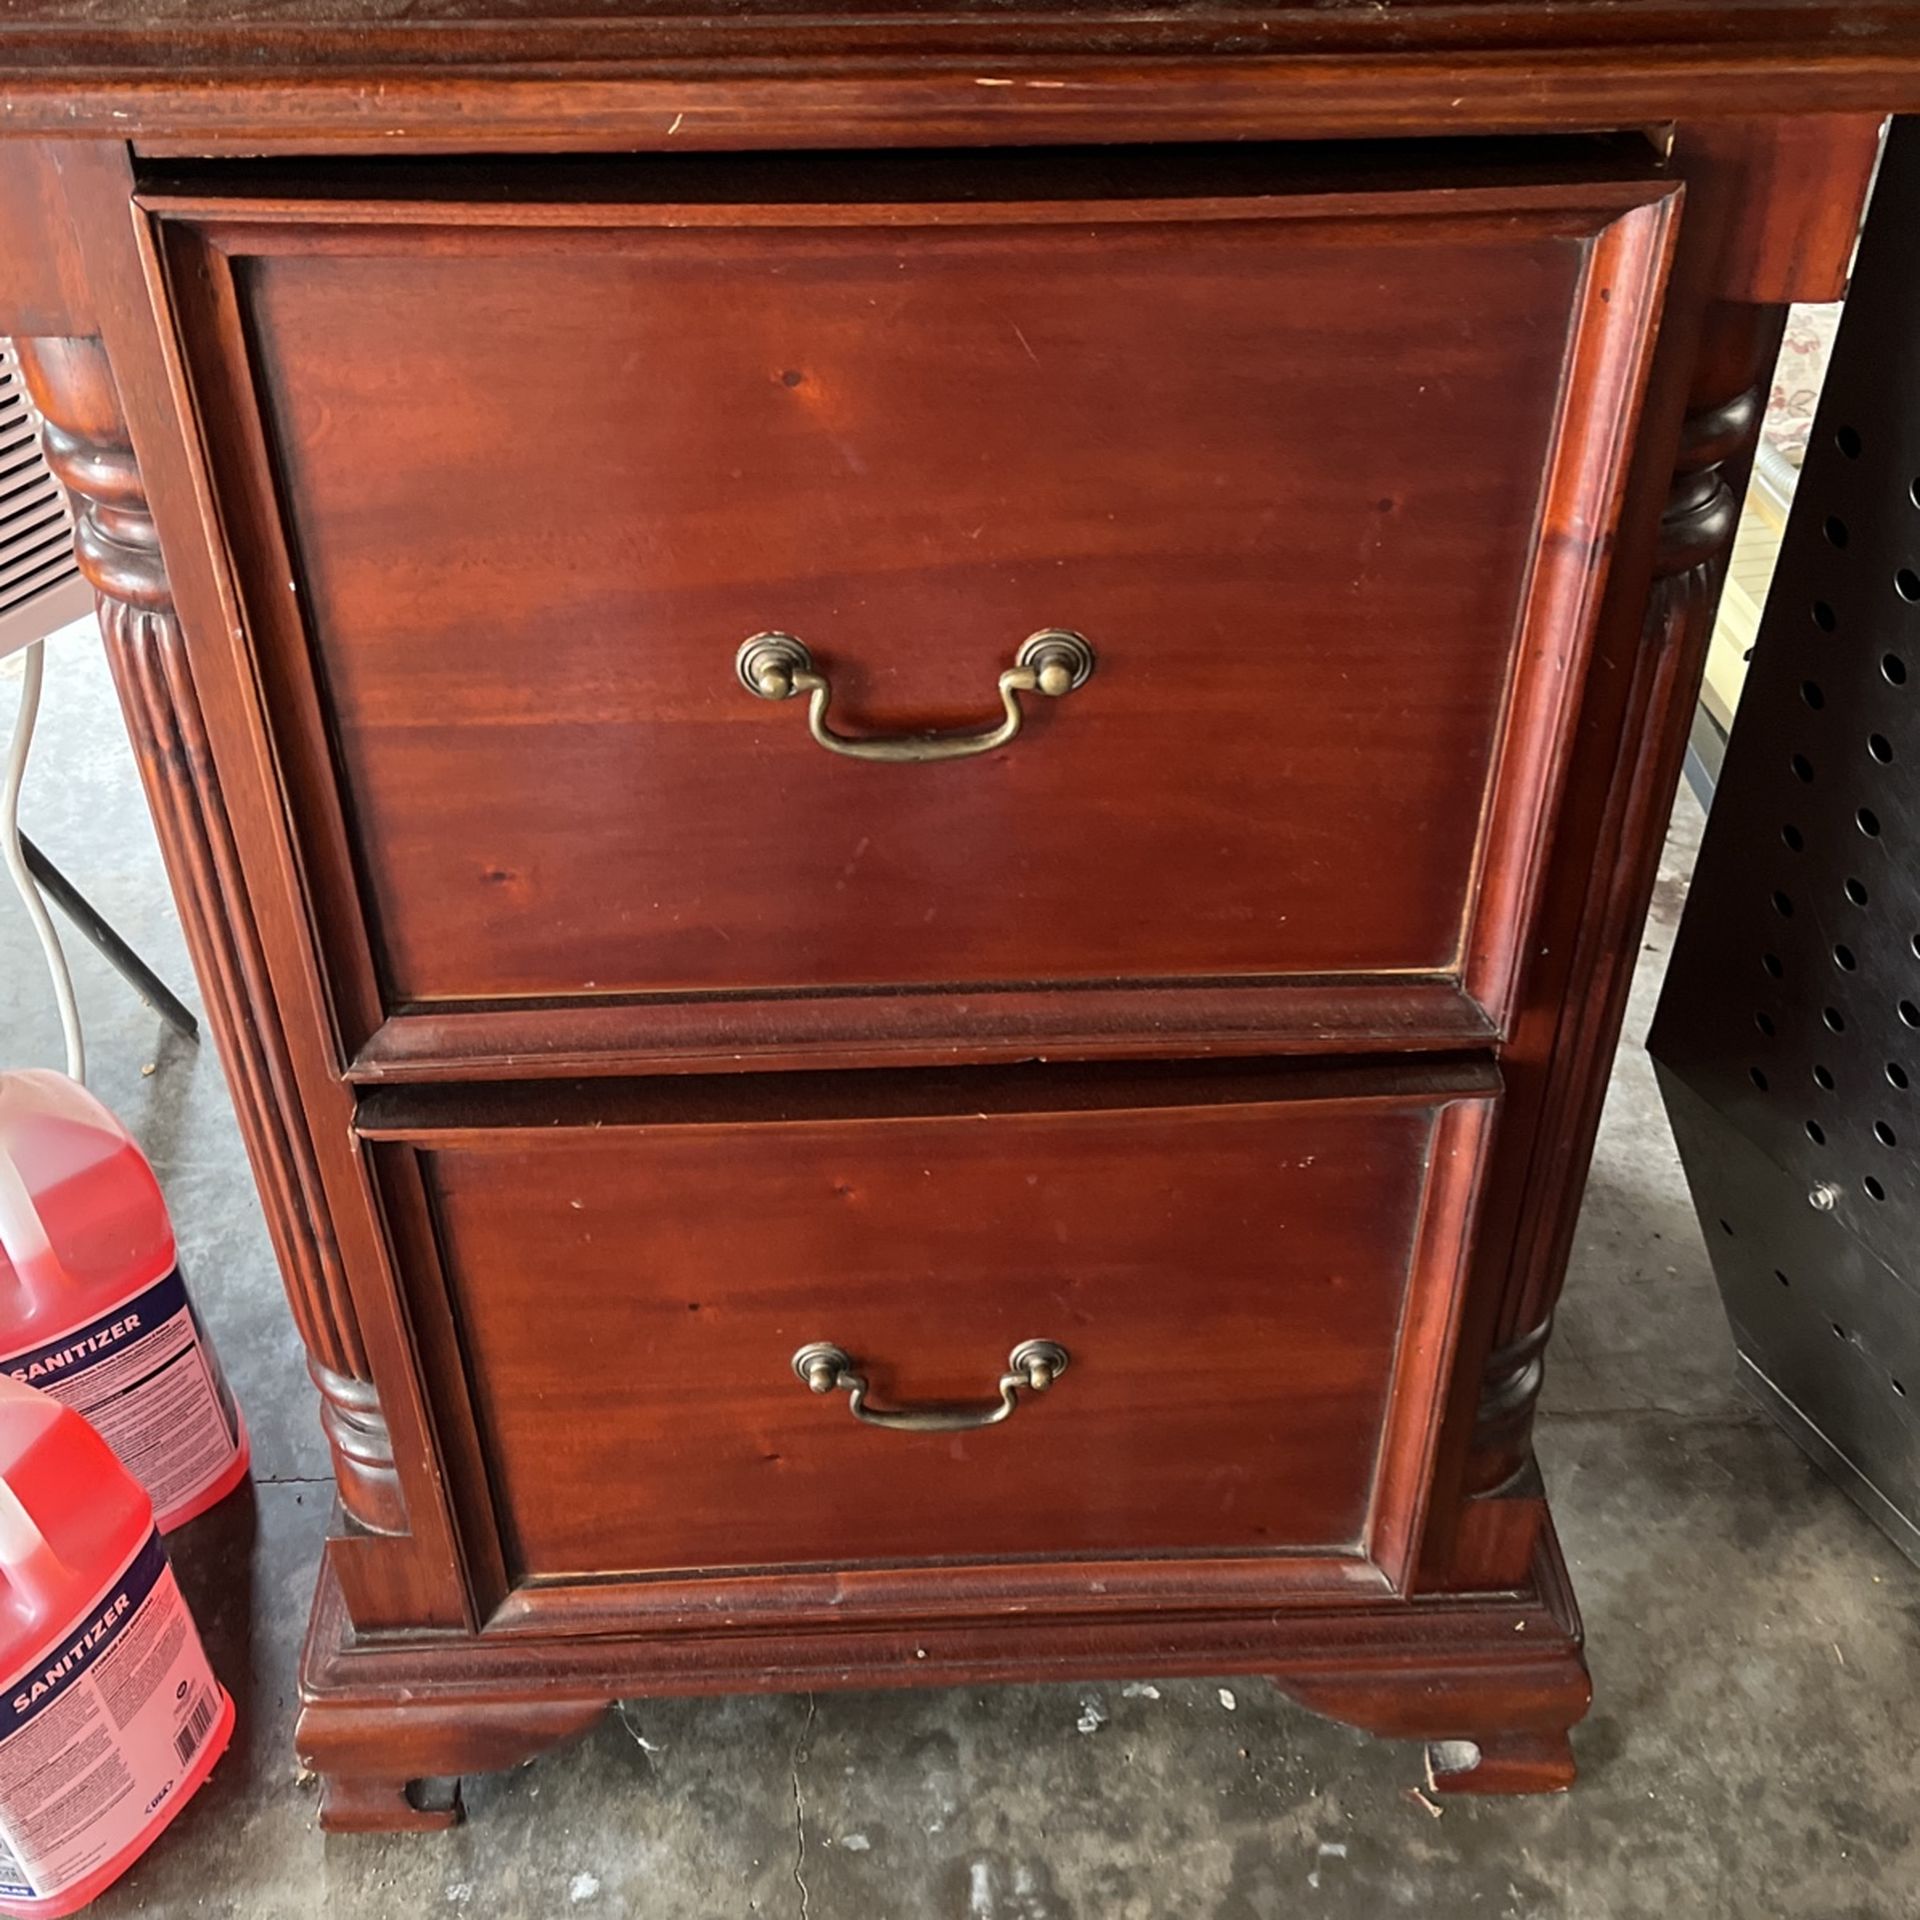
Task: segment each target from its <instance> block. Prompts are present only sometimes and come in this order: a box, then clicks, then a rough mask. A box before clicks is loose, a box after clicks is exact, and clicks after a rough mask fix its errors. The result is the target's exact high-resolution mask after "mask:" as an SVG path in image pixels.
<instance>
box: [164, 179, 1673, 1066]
mask: <svg viewBox="0 0 1920 1920" xmlns="http://www.w3.org/2000/svg"><path fill="white" fill-rule="evenodd" d="M979 164H981V163H974V166H975V167H977V166H978V165H979ZM878 165H879V163H873V167H875V168H877V166H878ZM952 166H953V168H954V170H955V173H956V177H957V178H958V179H959V180H960V181H962V182H963V183H967V184H969V185H970V186H972V187H974V188H975V189H977V195H978V197H975V198H972V199H968V200H966V201H960V200H958V199H955V200H951V201H927V200H915V199H911V198H908V197H905V190H904V189H903V188H902V187H901V186H900V185H899V183H897V182H888V181H885V180H883V179H882V178H881V177H880V176H879V175H878V174H877V172H874V171H872V170H871V169H869V168H863V167H854V168H851V169H846V168H839V167H830V168H828V169H827V170H826V172H825V173H823V174H818V175H816V174H812V173H809V171H808V168H807V165H806V163H804V162H797V163H795V164H794V165H793V166H792V167H790V168H787V169H784V170H783V171H782V173H781V174H780V176H779V178H780V179H781V180H782V181H783V182H784V189H783V191H784V197H783V198H782V199H781V200H779V201H775V200H772V199H770V198H767V197H764V194H765V184H766V183H765V179H764V177H763V176H761V175H754V176H751V177H752V178H753V180H754V181H755V182H756V185H755V188H754V191H755V192H756V193H760V194H761V195H762V196H763V197H759V198H755V197H752V195H751V194H749V193H748V192H747V191H746V189H745V188H744V187H743V186H742V185H741V184H740V180H741V176H739V175H737V174H736V173H735V172H734V171H733V170H732V169H731V168H729V167H728V166H726V165H725V164H724V163H715V165H714V166H713V167H712V168H711V169H706V168H702V167H699V166H696V167H692V168H690V169H688V170H686V171H683V172H681V173H677V174H674V175H671V176H664V178H665V179H666V180H667V182H668V184H669V185H670V186H671V194H670V195H669V194H668V192H667V188H666V186H660V185H657V184H656V187H655V192H656V194H658V195H659V196H660V197H640V196H641V195H643V194H644V193H645V192H646V190H647V187H648V184H649V182H650V181H655V179H656V176H654V175H651V174H649V173H648V172H647V171H645V170H640V169H637V170H635V171H634V172H633V173H632V175H631V180H632V182H633V189H634V195H635V197H632V198H629V199H625V200H620V201H615V200H612V199H597V200H595V201H593V202H592V203H591V204H578V203H568V202H562V201H557V200H532V199H530V200H527V201H524V202H521V203H517V204H506V205H502V204H486V205H480V204H464V203H459V202H454V201H444V200H434V201H423V200H419V199H407V198H396V199H392V200H387V201H369V200H359V201H346V200H333V199H326V198H321V199H283V200H277V201H264V200H262V201H254V202H242V201H194V200H188V199H184V198H180V197H176V198H174V199H171V200H159V201H155V202H152V203H151V204H153V205H154V207H155V209H156V211H157V212H158V213H159V215H160V217H161V230H162V236H163V242H164V253H165V258H166V260H167V261H168V263H169V268H170V282H171V288H172V297H173V299H174V303H175V308H176V316H177V321H178V325H179V328H180V331H181V335H182V338H183V341H184V345H185V348H186V352H187V357H188V361H189V367H190V375H191V379H192V381H193V383H194V386H195V388H196V391H197V394H198V398H199V403H200V413H201V421H202V428H203V432H204V433H205V435H206V439H207V442H208V446H209V452H210V457H211V464H212V473H213V481H214V487H215V491H216V494H217V496H218V499H219V503H220V508H221V512H222V514H223V517H224V519H225V521H226V523H227V527H228V532H229V538H230V544H231V547H232V550H233V553H234V556H235V561H236V565H237V567H238V569H239V574H240V579H241V587H242V592H243V598H244V602H245V607H246V612H247V616H248V623H249V627H250V632H251V636H252V641H253V644H254V646H255V647H256V649H257V652H258V655H259V657H260V666H261V674H262V682H263V685H264V687H265V690H266V696H267V699H268V703H269V707H270V710H271V719H272V723H273V725H274V728H275V731H276V734H277V737H278V750H279V753H280V756H281V764H282V768H283V773H284V777H285V781H286V788H287V793H288V796H289V804H290V811H291V815H292V818H293V822H294V828H295V831H296V834H297V836H298V838H299V840H300V843H301V849H302V856H303V868H304V871H305V873H306V876H307V880H308V884H309V885H310V887H311V888H312V890H313V892H314V894H315V896H316V898H315V912H314V918H315V922H316V924H317V925H319V926H320V927H321V928H322V929H323V939H324V941H325V942H326V945H327V948H328V959H329V964H330V971H331V974H332V978H333V983H334V991H335V994H336V997H337V1001H338V1006H339V1018H340V1024H341V1028H342V1032H343V1035H344V1038H345V1044H346V1047H347V1050H348V1053H349V1055H350V1056H353V1057H355V1058H357V1061H358V1064H359V1068H360V1070H362V1071H365V1072H369V1073H371V1072H391V1071H396V1070H406V1069H407V1068H409V1067H412V1068H414V1069H416V1070H420V1071H429V1070H440V1069H443V1068H444V1067H446V1066H447V1065H448V1064H450V1063H452V1064H460V1063H465V1064H467V1065H468V1066H470V1067H486V1068H495V1069H497V1068H498V1067H499V1066H500V1065H501V1063H502V1062H503V1061H504V1060H508V1059H510V1058H515V1057H518V1056H524V1055H526V1054H528V1053H536V1054H538V1055H539V1056H540V1058H541V1060H542V1061H543V1063H546V1064H550V1065H555V1066H568V1065H572V1064H576V1063H578V1062H581V1061H587V1060H591V1059H594V1058H595V1057H596V1056H597V1057H598V1058H600V1059H602V1060H603V1061H606V1062H609V1063H617V1062H620V1061H627V1062H632V1061H634V1060H642V1061H644V1060H645V1059H647V1058H650V1057H651V1058H654V1059H671V1060H675V1061H679V1062H697V1061H701V1060H707V1059H712V1058H716V1057H723V1056H737V1055H744V1054H750V1053H752V1052H754V1051H755V1050H756V1049H758V1050H762V1051H763V1052H764V1053H765V1054H766V1055H767V1056H768V1057H774V1056H794V1055H801V1054H807V1053H810V1052H815V1051H818V1050H820V1049H834V1048H854V1049H861V1050H885V1049H889V1048H912V1047H915V1046H921V1047H928V1048H939V1049H942V1050H945V1049H946V1048H948V1047H949V1046H958V1047H961V1048H969V1047H971V1048H974V1049H978V1050H982V1051H991V1050H992V1049H993V1048H995V1047H996V1046H1019V1047H1022V1048H1027V1049H1030V1048H1031V1047H1033V1046H1034V1045H1036V1044H1042V1043H1044V1044H1046V1045H1049V1046H1051V1047H1058V1048H1073V1047H1076V1046H1077V1047H1081V1048H1084V1049H1086V1050H1097V1049H1100V1048H1116V1047H1118V1048H1125V1047H1130V1046H1148V1045H1151V1046H1167V1045H1175V1046H1180V1045H1193V1044H1201V1043H1204V1042H1205V1041H1207V1040H1209V1039H1214V1040H1224V1041H1226V1042H1228V1043H1238V1044H1255V1045H1274V1046H1285V1045H1288V1044H1296V1045H1305V1044H1326V1043H1328V1042H1329V1041H1331V1042H1335V1043H1338V1044H1342V1045H1350V1046H1351V1045H1366V1044H1368V1043H1369V1041H1370V1040H1372V1039H1373V1038H1375V1037H1385V1036H1392V1038H1393V1039H1394V1040H1395V1041H1396V1042H1397V1043H1398V1042H1404V1041H1405V1040H1406V1038H1407V1037H1408V1036H1409V1035H1414V1036H1418V1035H1421V1034H1426V1035H1430V1036H1432V1037H1435V1038H1440V1039H1447V1038H1454V1039H1484V1038H1485V1037H1486V1036H1487V1035H1488V1034H1489V1033H1490V1032H1492V1031H1494V1030H1495V1029H1496V1028H1497V1027H1498V1025H1499V1023H1500V1021H1501V1020H1502V1018H1503V1017H1504V1011H1505V1003H1506V998H1507V995H1508V991H1509V988H1510V986H1511V983H1512V979H1513V973H1514V962H1515V957H1516V954H1517V952H1518V950H1519V948H1520V947H1521V945H1522V944H1523V942H1522V940H1521V937H1520V936H1521V933H1522V930H1523V927H1524V922H1525V916H1526V912H1527V908H1528V904H1529V899H1530V891H1531V889H1530V864H1531V860H1532V854H1533V849H1534V848H1535V847H1536V846H1537V845H1538V844H1539V842H1540V838H1541V830H1542V827H1543V824H1544V818H1545V815H1546V812H1547V810H1548V808H1549V807H1550V804H1551V801H1552V797H1553V789H1554V776H1555V770H1556V767H1557V764H1558V760H1559V745H1560V740H1561V736H1562V733H1563V730H1564V727H1565V725H1566V722H1567V718H1568V714H1569V712H1570V709H1571V705H1572V694H1573V691H1574V690H1575V688H1576V687H1577V684H1578V677H1579V668H1580V665H1581V662H1582V659H1583V654H1584V647H1585V643H1586V638H1587V631H1588V627H1589V624H1590V621H1591V616H1592V612H1593V606H1594V601H1595V597H1596V595H1595V587H1596V583H1597V581H1598V578H1599V575H1600V571H1601V564H1602V555H1603V554H1604V551H1605V549H1606V546H1607V544H1608V536H1609V532H1610V528H1611V522H1612V516H1613V512H1614V506H1615V496H1616V492H1617V481H1618V477H1619V471H1620V467H1621V452H1622V448H1623V445H1624V443H1625V440H1626V430H1627V428H1628V426H1629V424H1630V419H1631V416H1632V413H1633V410H1634V405H1635V400H1636V396H1637V391H1638V374H1639V369H1640V366H1641V362H1642V357H1643V350H1644V345H1645V341H1646V338H1647V336H1648V334H1649V333H1650V330H1651V327H1652V322H1653V316H1654V312H1655V309H1656V306H1657V300H1658V293H1659V288H1660V282H1661V275H1662V271H1663V265H1664V259H1665V235H1666V229H1667V223H1668V214H1669V212H1670V205H1671V202H1670V198H1669V195H1670V189H1669V188H1668V187H1666V186H1665V185H1663V184H1659V183H1649V182H1646V181H1642V180H1594V179H1592V178H1585V177H1582V178H1566V177H1560V178H1557V179H1547V180H1542V179H1512V178H1507V179H1503V180H1501V181H1500V182H1499V183H1497V184H1491V185H1489V184H1485V183H1481V184H1467V185H1461V184H1449V183H1445V182H1439V183H1431V182H1430V183H1427V184H1423V185H1415V186H1409V185H1407V184H1406V183H1405V180H1404V177H1401V178H1400V179H1399V181H1398V182H1397V183H1396V184H1394V185H1392V186H1388V185H1384V184H1372V183H1368V182H1365V181H1355V182H1352V183H1349V184H1347V185H1345V186H1343V187H1341V188H1339V189H1338V190H1329V189H1327V188H1325V187H1324V186H1322V187H1319V188H1317V189H1316V190H1313V191H1307V190H1305V189H1298V188H1290V187H1289V186H1288V184H1287V181H1286V177H1285V175H1284V174H1283V173H1281V172H1280V171H1278V169H1277V167H1276V166H1275V165H1274V164H1272V163H1265V164H1262V163H1260V162H1258V161H1255V162H1250V163H1247V164H1244V165H1243V166H1242V167H1241V168H1240V169H1239V170H1238V172H1237V174H1236V176H1235V178H1234V180H1233V182H1232V183H1231V184H1230V185H1223V184H1222V182H1221V181H1220V180H1218V179H1216V178H1213V177H1212V176H1211V175H1210V174H1206V173H1204V172H1202V171H1196V169H1197V168H1199V166H1200V163H1198V162H1194V163H1188V164H1184V165H1183V164H1177V163H1175V162H1173V161H1170V160H1169V161H1165V162H1162V163H1158V165H1157V167H1155V168H1154V169H1153V170H1152V179H1153V184H1154V188H1155V191H1153V192H1152V193H1151V194H1147V193H1145V192H1141V191H1133V190H1127V191H1122V190H1120V189H1118V188H1111V187H1109V188H1105V189H1103V190H1100V191H1095V190H1094V189H1093V188H1092V187H1090V186H1087V185H1086V184H1084V183H1083V182H1081V181H1080V180H1079V179H1078V178H1077V176H1076V174H1075V168H1074V163H1072V162H1070V161H1068V160H1064V159H1061V160H1056V161H1053V162H1048V161H1047V160H1045V159H1044V158H1042V159H1038V160H1035V161H1033V162H1032V163H1030V167H1029V170H1028V176H1029V177H1027V178H1026V179H1024V180H1023V181H1022V182H1021V183H1020V184H1019V187H1018V190H1017V191H1015V190H1014V189H1012V188H1008V187H1005V186H1004V185H996V180H997V176H993V175H990V174H989V175H987V176H984V177H982V178H978V179H976V177H975V172H974V171H972V170H970V168H969V166H968V164H967V163H962V162H958V161H956V162H953V163H952ZM1050 169H1051V170H1050ZM936 177H939V178H942V179H944V177H945V176H944V175H940V176H936ZM863 188H864V189H865V192H866V194H867V196H868V197H860V195H861V193H862V189H863ZM529 190H531V189H529ZM946 190H947V191H957V189H955V188H952V187H948V188H946ZM1045 191H1051V192H1053V193H1054V194H1055V195H1057V196H1058V197H1041V195H1042V193H1043V192H1045ZM1045 628H1059V629H1067V630H1071V631H1072V632H1073V633H1076V634H1078V635H1081V636H1084V638H1085V641H1086V642H1087V644H1088V646H1089V647H1090V648H1091V653H1092V664H1093V671H1092V673H1091V677H1090V678H1088V679H1087V680H1086V681H1085V683H1084V684H1083V685H1079V686H1076V687H1075V688H1074V689H1073V690H1072V691H1071V692H1069V693H1066V694H1065V695H1063V696H1062V697H1060V698H1057V699H1054V698H1048V697H1047V696H1046V694H1045V693H1044V692H1034V691H1028V692H1021V691H1012V692H1008V693H1006V694H1005V696H1004V698H1005V703H1006V704H1005V705H1004V706H1003V697H1002V692H1001V691H1000V690H999V689H1000V680H1001V676H1002V675H1003V674H1004V673H1005V672H1006V671H1007V670H1008V669H1009V668H1010V667H1012V666H1013V665H1014V663H1015V657H1016V650H1017V649H1018V648H1019V646H1020V644H1021V642H1022V640H1023V639H1025V638H1026V636H1028V635H1030V634H1033V633H1034V632H1035V631H1036V630H1039V629H1045ZM769 630H773V631H778V632H783V633H787V634H791V635H795V636H798V638H799V639H800V640H801V641H802V642H803V643H804V644H805V646H806V647H807V648H808V649H809V650H810V653H811V657H812V662H813V665H814V666H815V668H816V669H817V670H818V672H819V673H820V674H821V675H822V676H823V677H824V679H825V680H826V681H827V682H828V683H829V684H830V686H831V689H832V707H831V712H830V713H829V715H828V716H827V720H826V725H827V726H828V727H831V728H833V729H835V730H837V731H838V732H840V733H843V734H845V735H847V736H850V737H853V738H855V739H857V740H861V741H864V742H868V743H871V742H873V741H874V740H876V739H882V738H892V737H897V736H908V737H911V736H915V735H924V734H926V733H928V732H939V731H943V730H960V731H965V730H968V729H973V730H978V729H981V728H984V727H986V726H988V725H990V724H992V723H995V722H1000V721H1002V720H1003V719H1005V718H1007V717H1008V716H1010V715H1012V714H1014V713H1018V715H1019V716H1020V718H1021V720H1022V722H1023V724H1022V726H1021V730H1020V732H1019V734H1018V736H1017V737H1016V738H1014V739H1012V740H1010V741H1008V742H1007V743H1006V744H1004V745H1002V746H1000V747H998V748H997V749H996V750H994V751H991V752H988V753H984V754H978V755H973V756H969V757H964V758H949V759H938V760H932V761H925V760H909V761H906V762H904V763H902V762H900V761H891V760H889V761H876V760H872V759H864V758H853V757H847V756H845V755H843V754H841V753H838V752H834V751H828V750H827V749H826V748H825V747H824V746H823V745H822V744H819V743H818V742H817V741H816V740H815V739H814V738H812V737H810V734H809V727H808V718H807V714H806V711H805V708H806V704H807V703H806V701H805V700H804V699H801V698H796V699H793V700H791V701H769V700H767V699H764V698H757V697H755V694H754V693H753V692H752V691H751V690H749V688H748V687H747V686H745V685H743V683H742V680H741V678H740V677H739V673H738V671H737V661H736V657H737V654H738V651H739V649H740V648H741V645H742V643H743V642H744V641H746V640H747V639H748V638H749V637H750V636H753V635H756V634H761V633H764V632H767V631H769ZM1066 987H1070V988H1072V989H1073V990H1072V991H1071V992H1064V993H1063V992H1060V991H1058V989H1061V988H1066Z"/></svg>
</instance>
